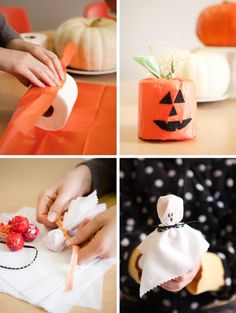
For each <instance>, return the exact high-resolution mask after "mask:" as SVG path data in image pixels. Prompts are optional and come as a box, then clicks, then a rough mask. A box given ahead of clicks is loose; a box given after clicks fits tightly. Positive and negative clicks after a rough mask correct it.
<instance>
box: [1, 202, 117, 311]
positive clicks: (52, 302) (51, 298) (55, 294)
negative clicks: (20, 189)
mask: <svg viewBox="0 0 236 313" xmlns="http://www.w3.org/2000/svg"><path fill="white" fill-rule="evenodd" d="M80 203H81V202H80ZM74 205H75V202H74ZM104 206H105V205H104ZM35 213H36V212H35V209H33V208H22V209H21V210H19V211H18V212H17V213H15V214H4V213H1V214H0V221H2V222H5V223H6V222H7V221H8V220H9V219H11V218H12V217H13V216H15V215H16V214H17V215H23V216H26V217H27V218H28V219H29V221H30V222H31V223H34V224H36V225H37V226H38V227H39V229H40V235H39V237H38V238H36V239H35V240H34V241H33V242H32V243H27V244H29V245H32V246H35V247H36V248H37V249H38V257H37V259H36V260H35V262H34V263H33V264H32V265H31V266H30V267H28V268H25V269H22V270H6V269H3V268H0V292H4V293H8V294H10V295H12V296H14V297H16V298H17V299H22V300H24V301H27V302H29V303H31V304H34V305H36V306H39V307H41V308H43V309H45V310H46V311H47V312H49V313H68V312H69V311H70V309H71V307H72V306H80V307H84V308H91V309H96V310H100V309H101V303H102V287H103V276H104V274H105V272H106V271H107V270H108V269H109V268H110V267H111V266H112V265H113V264H114V263H115V258H110V259H99V258H97V259H95V260H93V261H91V262H89V263H87V264H83V265H78V266H77V269H76V275H75V279H74V288H73V290H72V291H70V292H67V291H66V290H65V284H66V282H65V278H66V276H67V273H68V268H69V262H70V258H71V249H70V248H67V247H66V248H64V250H63V251H62V252H60V253H53V252H52V251H50V250H49V249H48V248H47V247H46V246H45V241H44V240H45V237H46V236H47V233H48V230H47V229H46V228H45V227H44V226H43V225H41V224H39V223H37V221H36V218H35ZM34 255H35V250H33V249H22V250H20V251H17V252H12V251H10V250H8V248H7V247H6V245H5V244H1V245H0V264H1V265H8V266H12V267H15V266H20V265H24V264H27V263H29V261H30V260H32V257H34Z"/></svg>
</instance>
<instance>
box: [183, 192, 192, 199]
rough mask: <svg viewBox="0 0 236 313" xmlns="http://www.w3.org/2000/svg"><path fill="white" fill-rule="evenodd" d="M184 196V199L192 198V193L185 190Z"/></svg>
mask: <svg viewBox="0 0 236 313" xmlns="http://www.w3.org/2000/svg"><path fill="white" fill-rule="evenodd" d="M184 197H185V199H186V200H192V199H193V195H192V193H191V192H186V193H185V195H184Z"/></svg>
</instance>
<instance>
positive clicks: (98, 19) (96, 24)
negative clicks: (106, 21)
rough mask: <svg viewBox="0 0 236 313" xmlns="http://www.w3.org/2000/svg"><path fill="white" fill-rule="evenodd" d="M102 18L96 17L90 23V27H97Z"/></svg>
mask: <svg viewBox="0 0 236 313" xmlns="http://www.w3.org/2000/svg"><path fill="white" fill-rule="evenodd" d="M101 20H102V19H101V18H96V19H94V20H93V21H92V22H91V23H90V24H89V27H97V26H99V23H100V22H101Z"/></svg>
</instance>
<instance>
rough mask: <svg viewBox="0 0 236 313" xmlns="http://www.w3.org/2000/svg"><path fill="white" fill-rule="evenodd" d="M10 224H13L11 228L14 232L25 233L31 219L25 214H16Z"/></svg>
mask: <svg viewBox="0 0 236 313" xmlns="http://www.w3.org/2000/svg"><path fill="white" fill-rule="evenodd" d="M10 225H11V228H12V230H13V231H14V232H17V233H24V232H25V231H26V230H27V228H28V226H29V221H28V219H27V218H26V217H24V216H15V217H14V218H13V219H12V220H11V221H10Z"/></svg>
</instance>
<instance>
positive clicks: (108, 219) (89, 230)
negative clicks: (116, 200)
mask: <svg viewBox="0 0 236 313" xmlns="http://www.w3.org/2000/svg"><path fill="white" fill-rule="evenodd" d="M67 243H68V244H69V245H81V247H80V249H79V263H85V262H88V261H89V260H92V259H94V258H96V257H100V258H110V257H112V256H114V255H115V253H116V207H115V206H113V207H111V208H109V209H107V210H106V211H105V212H103V213H100V214H98V215H96V216H95V217H94V218H93V219H92V220H90V221H89V222H88V221H87V222H86V223H84V225H83V226H82V227H79V228H78V230H77V234H76V236H75V237H73V238H72V239H71V240H69V241H68V242H67Z"/></svg>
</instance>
